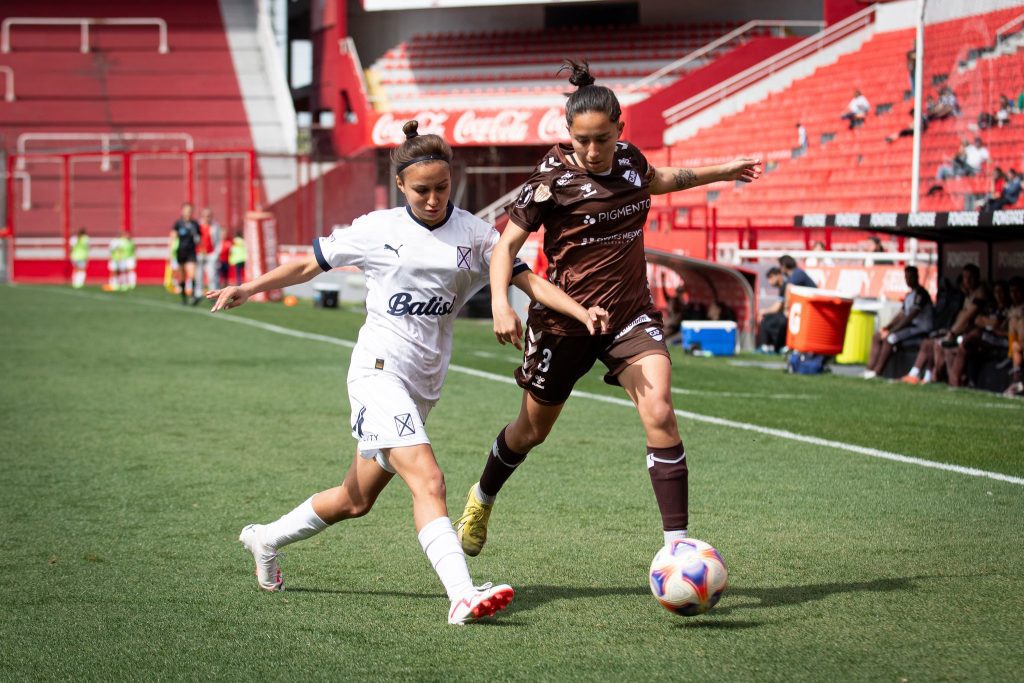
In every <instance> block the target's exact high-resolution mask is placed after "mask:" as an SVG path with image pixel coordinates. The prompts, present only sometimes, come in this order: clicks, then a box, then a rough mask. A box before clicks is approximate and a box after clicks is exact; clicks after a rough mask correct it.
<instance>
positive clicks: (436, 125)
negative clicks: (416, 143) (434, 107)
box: [371, 111, 448, 147]
mask: <svg viewBox="0 0 1024 683" xmlns="http://www.w3.org/2000/svg"><path fill="white" fill-rule="evenodd" d="M413 119H415V120H416V121H418V122H419V127H418V128H417V130H418V131H419V134H420V135H428V134H433V135H440V136H441V137H445V124H446V123H447V121H448V114H446V113H444V112H440V111H421V112H417V113H415V114H410V115H404V114H403V115H402V116H399V117H395V115H394V114H392V113H391V112H387V113H384V114H381V115H380V118H379V119H377V122H376V123H374V124H373V132H372V133H371V137H372V139H373V144H375V145H378V146H380V147H387V146H392V145H400V144H402V143H403V142H405V133H403V132H402V126H404V125H405V122H406V121H411V120H413Z"/></svg>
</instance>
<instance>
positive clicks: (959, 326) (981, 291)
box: [902, 263, 988, 384]
mask: <svg viewBox="0 0 1024 683" xmlns="http://www.w3.org/2000/svg"><path fill="white" fill-rule="evenodd" d="M959 284H960V292H961V293H962V295H963V298H962V301H963V303H962V304H961V306H960V310H959V311H957V313H956V317H955V318H954V319H953V321H952V323H951V324H950V326H949V328H948V329H945V328H938V327H936V329H935V330H933V331H932V334H931V336H930V337H929V338H928V339H926V340H924V341H923V342H921V348H920V350H919V351H918V353H917V358H916V359H915V361H914V367H912V368H910V372H909V373H907V375H905V376H904V377H903V378H902V381H903V382H906V383H907V384H927V383H928V382H936V381H939V380H940V379H941V377H942V374H943V370H944V369H945V367H946V364H947V361H948V357H947V356H951V355H952V354H953V353H955V350H956V348H957V347H958V346H959V341H958V338H960V337H961V336H962V335H964V334H966V333H967V332H969V331H970V330H971V329H973V328H974V320H975V318H977V317H978V314H979V313H980V312H981V311H982V308H983V307H984V305H985V302H986V301H987V300H988V292H987V291H986V290H985V288H984V287H983V286H982V284H981V270H980V269H979V268H978V266H976V265H974V264H973V263H968V264H967V265H966V266H964V269H963V271H961V273H960V283H959ZM940 295H941V293H940ZM938 299H939V297H936V315H935V319H936V320H938V318H939V316H938V311H939V306H938ZM945 306H946V308H945V310H948V302H947V303H946V304H945ZM943 322H945V320H943ZM947 352H949V353H948V354H947ZM922 372H923V373H924V374H923V375H922Z"/></svg>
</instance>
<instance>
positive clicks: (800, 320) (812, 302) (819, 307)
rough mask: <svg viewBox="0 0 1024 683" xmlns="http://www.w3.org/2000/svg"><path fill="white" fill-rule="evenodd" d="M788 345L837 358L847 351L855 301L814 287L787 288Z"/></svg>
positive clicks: (803, 351) (837, 293)
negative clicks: (849, 325)
mask: <svg viewBox="0 0 1024 683" xmlns="http://www.w3.org/2000/svg"><path fill="white" fill-rule="evenodd" d="M786 305H787V306H788V310H789V314H788V323H789V324H788V326H787V329H786V346H788V347H789V348H791V349H793V350H794V351H800V352H801V353H818V354H821V355H823V356H835V355H838V354H839V353H841V352H842V350H843V339H844V337H845V336H846V322H847V320H849V318H850V308H851V307H852V306H853V299H852V298H851V297H848V296H846V295H845V294H843V293H841V292H834V291H830V290H825V289H815V288H814V287H798V286H795V285H789V286H788V287H786Z"/></svg>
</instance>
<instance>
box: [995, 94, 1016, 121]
mask: <svg viewBox="0 0 1024 683" xmlns="http://www.w3.org/2000/svg"><path fill="white" fill-rule="evenodd" d="M1012 114H1013V103H1012V102H1010V98H1009V97H1007V96H1006V95H1000V96H999V109H997V110H996V125H997V126H999V127H1000V128H1002V127H1003V126H1005V125H1008V124H1009V123H1010V116H1011V115H1012Z"/></svg>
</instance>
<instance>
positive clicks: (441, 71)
mask: <svg viewBox="0 0 1024 683" xmlns="http://www.w3.org/2000/svg"><path fill="white" fill-rule="evenodd" d="M738 26H739V24H736V23H719V24H706V25H698V26H692V25H679V26H632V27H599V28H574V29H544V30H541V29H538V30H534V31H489V32H483V31H481V32H469V33H449V34H430V35H416V36H413V37H412V38H411V39H410V40H409V41H407V42H404V43H402V44H400V45H398V46H396V47H395V48H392V49H391V50H389V51H388V52H387V53H386V54H384V55H383V56H382V57H381V58H380V59H378V60H377V61H376V62H374V64H373V66H372V68H371V73H372V76H371V81H373V82H376V83H377V84H378V85H379V92H378V94H377V102H378V109H386V108H394V109H402V110H415V109H420V108H435V109H458V108H472V107H473V106H478V105H479V102H480V98H483V97H486V99H487V102H488V104H489V105H491V106H504V105H509V104H515V105H517V106H529V107H548V106H560V105H561V104H562V102H563V99H564V97H563V94H562V93H564V91H565V81H564V79H563V78H561V77H559V76H557V75H556V74H555V69H553V68H552V66H553V65H557V64H560V63H561V61H562V59H564V58H565V57H566V55H585V56H586V58H587V59H588V60H589V62H590V64H591V66H592V72H593V73H594V75H595V76H596V77H597V78H598V79H599V80H600V81H601V82H602V83H604V84H605V85H608V86H609V87H612V88H615V89H616V90H618V91H619V92H620V99H621V101H622V104H623V105H624V106H625V105H628V104H630V103H633V102H636V101H639V100H641V99H643V98H644V97H646V96H647V95H648V94H650V93H652V92H656V91H658V90H659V89H661V88H663V87H665V86H667V85H669V84H670V83H673V82H675V81H677V80H678V79H679V78H680V74H679V73H669V74H666V75H664V76H661V77H659V78H656V79H654V80H652V81H650V82H647V83H644V84H642V85H638V86H636V87H631V86H633V84H634V83H635V82H636V81H638V80H640V79H642V78H644V77H646V76H648V75H649V74H651V73H653V72H655V71H657V70H658V69H660V68H662V67H664V66H666V65H667V64H670V63H671V62H672V61H673V60H675V59H678V58H679V57H680V56H682V55H685V54H687V53H689V52H692V51H694V50H697V49H698V48H700V47H702V46H704V45H706V44H708V43H710V42H712V41H713V40H715V39H716V38H719V37H721V36H723V35H725V34H727V33H728V32H729V31H731V30H733V29H735V28H737V27H738ZM769 35H770V30H769V29H768V28H767V27H759V28H756V29H753V30H751V31H749V32H747V33H745V34H743V35H742V36H741V37H739V38H737V39H735V40H732V41H729V42H727V43H726V44H724V45H722V46H721V47H719V48H717V49H715V50H714V51H712V52H710V53H709V54H707V55H705V56H704V57H702V58H701V59H699V60H696V61H694V62H693V63H691V64H688V65H687V66H686V68H685V70H684V73H685V71H689V70H693V69H697V68H700V67H701V66H705V65H707V64H709V63H711V62H713V61H714V60H715V59H716V58H718V57H721V56H722V55H724V54H726V53H728V52H729V51H730V50H733V49H735V48H737V47H739V46H741V45H744V44H746V43H747V42H749V41H751V40H753V39H756V38H758V37H767V36H769Z"/></svg>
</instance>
